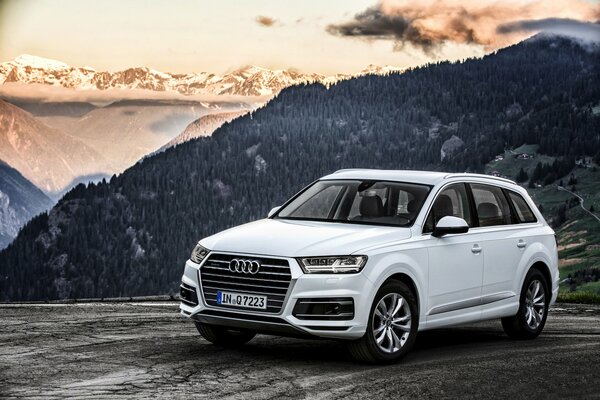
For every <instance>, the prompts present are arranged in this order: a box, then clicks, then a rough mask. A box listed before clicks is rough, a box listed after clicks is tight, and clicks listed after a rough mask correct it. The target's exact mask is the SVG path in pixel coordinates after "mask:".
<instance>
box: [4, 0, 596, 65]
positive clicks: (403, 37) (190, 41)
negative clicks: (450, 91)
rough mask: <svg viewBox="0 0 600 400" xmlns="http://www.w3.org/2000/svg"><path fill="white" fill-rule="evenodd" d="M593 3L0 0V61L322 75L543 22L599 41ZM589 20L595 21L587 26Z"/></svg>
mask: <svg viewBox="0 0 600 400" xmlns="http://www.w3.org/2000/svg"><path fill="white" fill-rule="evenodd" d="M599 4H600V3H599V2H598V1H592V0H553V1H550V0H547V1H543V0H505V1H489V0H479V1H478V0H462V1H458V0H445V1H442V0H426V1H419V2H416V1H403V0H383V1H367V0H303V1H281V0H251V1H250V0H198V1H194V0H153V1H143V0H102V1H95V0H0V61H7V60H10V59H13V58H14V57H16V56H18V55H20V54H23V53H26V54H33V55H38V56H42V57H47V58H53V59H57V60H60V61H64V62H66V63H68V64H71V65H76V66H84V65H85V66H91V67H94V68H96V69H99V70H104V69H106V70H119V69H125V68H128V67H132V66H149V67H152V68H155V69H158V70H162V71H168V72H201V71H210V72H215V73H223V72H225V71H228V70H232V69H235V68H239V67H242V66H244V65H258V66H262V67H266V68H272V69H277V68H295V69H298V70H300V71H303V72H318V73H322V74H334V73H351V72H357V71H359V70H361V69H363V68H364V67H366V66H367V65H368V64H376V65H394V66H399V67H409V66H415V65H420V64H423V63H426V62H430V61H436V60H442V59H450V60H455V59H462V58H466V57H470V56H480V55H483V54H485V53H487V52H489V51H492V50H494V49H496V48H499V47H503V46H506V45H508V44H511V43H514V42H516V41H519V40H521V39H523V38H525V37H528V36H531V35H532V34H535V33H536V32H538V31H540V30H549V31H553V32H561V33H564V32H569V33H574V34H576V35H581V36H584V37H591V38H592V39H597V38H598V37H600V31H599V30H598V24H597V22H598V21H600V11H599V10H600V7H599ZM593 22H596V23H593Z"/></svg>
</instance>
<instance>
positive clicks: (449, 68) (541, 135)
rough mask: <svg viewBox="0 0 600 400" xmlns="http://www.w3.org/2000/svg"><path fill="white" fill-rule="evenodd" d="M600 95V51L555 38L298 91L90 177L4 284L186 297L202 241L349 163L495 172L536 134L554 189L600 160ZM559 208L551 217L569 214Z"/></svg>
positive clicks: (24, 251) (73, 292) (18, 242)
mask: <svg viewBox="0 0 600 400" xmlns="http://www.w3.org/2000/svg"><path fill="white" fill-rule="evenodd" d="M599 107H600V52H598V51H591V50H588V49H586V48H584V47H581V46H580V45H579V44H578V43H576V42H573V41H571V40H568V39H563V38H548V37H547V38H540V37H536V38H534V39H530V40H528V41H525V42H522V43H520V44H518V45H515V46H511V47H508V48H506V49H502V50H499V51H497V52H495V53H493V54H490V55H488V56H485V57H483V58H481V59H472V60H465V61H461V62H456V63H450V62H441V63H438V64H434V65H428V66H426V67H422V68H416V69H414V70H410V71H408V72H405V73H403V74H391V75H389V76H375V75H368V76H364V77H360V78H355V79H350V80H346V81H342V82H339V83H337V84H336V85H333V86H331V87H329V88H327V87H324V86H323V85H320V84H313V85H307V86H298V87H291V88H288V89H285V90H283V91H282V92H281V93H280V94H279V95H278V96H277V97H276V98H274V99H273V100H272V101H271V102H270V103H268V104H267V105H266V106H265V107H263V108H260V109H258V110H256V111H254V112H253V113H252V114H251V115H245V116H242V117H239V118H237V119H234V120H233V121H231V122H230V123H228V124H225V125H223V126H222V127H221V128H219V129H217V131H215V132H214V133H213V135H212V136H210V137H207V138H200V139H196V140H191V141H189V142H186V143H183V144H181V145H178V146H176V147H173V148H170V149H167V150H166V151H164V152H162V153H159V154H156V155H154V156H152V157H148V158H146V159H144V161H143V162H141V163H138V164H136V165H135V166H133V167H132V168H130V169H128V170H127V171H125V172H124V173H123V174H122V175H120V176H117V177H113V178H111V179H110V181H109V182H101V183H98V184H92V185H89V186H88V187H84V186H83V185H80V186H77V187H75V188H74V189H73V190H71V191H70V192H69V193H67V194H66V195H65V196H64V197H63V198H62V199H61V200H60V201H59V202H58V204H57V205H56V206H54V207H53V209H52V210H51V211H50V212H49V213H48V214H42V215H40V216H38V217H36V218H34V219H33V220H31V221H30V222H29V223H28V224H27V225H26V226H25V227H24V228H23V229H22V230H21V231H20V233H19V235H18V236H17V238H16V239H15V241H14V242H13V243H12V244H11V246H9V247H8V248H7V249H5V250H4V251H2V252H1V253H0V296H1V297H2V299H4V300H6V299H11V300H34V299H53V298H69V297H78V298H83V297H107V296H125V295H127V296H134V295H147V294H158V293H173V292H175V291H176V290H177V287H178V285H179V280H180V276H181V271H182V266H183V263H184V262H185V260H186V259H187V258H188V257H189V253H190V251H191V249H192V248H193V246H194V245H195V243H196V242H197V240H198V239H200V238H202V237H205V236H207V235H210V234H213V233H215V232H217V231H220V230H222V229H225V228H228V227H231V226H234V225H237V224H240V223H243V222H247V221H250V220H254V219H258V218H263V217H264V216H265V215H266V213H267V212H268V210H269V209H270V208H271V207H273V206H276V205H279V204H281V203H282V202H283V201H285V199H286V198H288V197H290V196H291V195H293V194H294V193H296V192H297V191H298V190H300V189H301V188H302V187H303V186H304V185H306V184H308V183H310V182H311V181H313V180H314V179H316V178H318V177H319V176H322V175H324V174H327V173H330V172H332V171H335V170H337V169H339V168H352V167H354V168H361V167H366V168H386V169H401V168H407V169H431V170H448V171H475V172H484V169H485V168H486V165H488V163H489V162H491V161H492V160H494V159H495V158H496V156H497V155H499V154H504V150H505V149H510V148H515V149H516V148H517V147H519V146H521V145H522V144H524V143H527V144H536V145H537V147H536V151H537V153H539V154H540V155H541V154H543V155H545V156H544V157H541V156H540V157H541V158H540V168H537V167H536V169H538V170H539V171H538V172H536V176H538V175H539V181H540V182H541V184H542V185H544V184H545V185H548V186H551V185H555V184H556V181H555V179H559V178H560V177H563V176H565V175H568V174H569V173H570V171H571V169H573V168H575V160H576V158H577V157H581V156H584V155H585V156H586V157H588V158H589V157H593V158H594V160H597V161H595V162H596V163H600V134H599V132H600V113H599V112H598V109H599ZM453 136H456V137H457V138H459V139H460V140H461V143H460V146H458V141H456V140H455V139H452V138H453ZM450 139H452V141H453V142H454V144H455V145H453V146H450V147H452V149H451V151H450V149H448V146H447V150H448V152H446V153H445V155H444V157H443V159H442V154H441V151H442V147H443V144H444V143H445V142H446V141H448V140H450ZM546 157H548V158H546ZM545 160H552V161H551V163H550V161H548V163H546V162H545ZM541 161H544V163H542V162H541ZM553 207H554V206H553ZM553 207H552V208H551V207H550V206H548V207H547V208H545V210H544V212H545V213H546V215H547V216H549V217H550V216H553V215H556V213H557V212H558V213H560V212H561V211H560V207H559V206H557V207H559V208H558V209H556V208H553ZM559 222H560V221H559ZM590 229H592V228H590ZM23 271H27V274H24V273H23ZM30 276H36V279H35V280H31V279H30V278H29V277H30Z"/></svg>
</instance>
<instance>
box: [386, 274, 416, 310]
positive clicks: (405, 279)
mask: <svg viewBox="0 0 600 400" xmlns="http://www.w3.org/2000/svg"><path fill="white" fill-rule="evenodd" d="M390 281H399V282H402V283H404V284H405V285H406V286H408V288H409V289H410V290H411V291H412V293H413V294H414V296H415V299H416V300H417V310H418V312H419V315H421V296H420V293H419V288H418V287H417V285H416V283H415V282H414V280H413V278H412V277H410V276H409V275H408V274H406V273H404V272H396V273H394V274H392V275H390V276H388V277H387V278H386V279H385V280H384V281H383V282H382V283H381V285H380V286H379V288H378V289H377V290H379V289H381V287H382V286H383V285H385V284H386V283H388V282H390Z"/></svg>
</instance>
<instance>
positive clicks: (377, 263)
mask: <svg viewBox="0 0 600 400" xmlns="http://www.w3.org/2000/svg"><path fill="white" fill-rule="evenodd" d="M369 264H371V265H369ZM364 271H365V272H366V274H367V278H368V279H369V280H370V281H371V282H372V283H373V288H374V289H373V290H372V291H371V293H370V294H369V304H371V305H372V304H373V301H374V299H375V295H376V294H377V292H378V291H379V289H380V288H381V286H382V285H383V284H384V283H385V281H387V280H388V279H390V277H392V276H393V275H396V274H404V275H406V276H408V277H409V278H410V279H411V280H412V282H413V284H414V286H415V288H416V290H417V293H416V298H417V303H418V307H419V324H420V325H421V323H424V322H425V318H424V317H425V315H424V313H421V312H420V310H426V309H427V304H426V298H427V296H426V294H427V282H428V281H429V276H428V272H429V268H428V253H427V250H426V249H412V250H402V251H389V252H384V253H380V254H376V255H372V256H370V257H369V262H368V264H367V266H366V267H365V270H364Z"/></svg>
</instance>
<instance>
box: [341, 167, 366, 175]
mask: <svg viewBox="0 0 600 400" xmlns="http://www.w3.org/2000/svg"><path fill="white" fill-rule="evenodd" d="M364 170H365V168H342V169H338V170H337V171H335V172H334V174H337V173H340V172H346V171H364Z"/></svg>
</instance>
